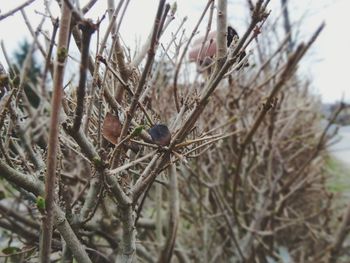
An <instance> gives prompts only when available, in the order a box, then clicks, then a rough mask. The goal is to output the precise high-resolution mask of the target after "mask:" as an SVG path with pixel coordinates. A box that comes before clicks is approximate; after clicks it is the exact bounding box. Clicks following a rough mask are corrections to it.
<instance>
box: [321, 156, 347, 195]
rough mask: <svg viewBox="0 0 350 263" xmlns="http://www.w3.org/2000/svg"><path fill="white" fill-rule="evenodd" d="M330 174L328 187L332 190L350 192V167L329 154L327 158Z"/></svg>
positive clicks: (327, 171)
mask: <svg viewBox="0 0 350 263" xmlns="http://www.w3.org/2000/svg"><path fill="white" fill-rule="evenodd" d="M326 173H327V174H328V180H327V188H328V190H329V191H330V192H333V193H341V194H346V193H348V194H350V167H348V166H347V165H346V164H344V163H343V162H342V161H339V160H338V159H336V158H335V157H332V156H329V157H328V158H327V160H326Z"/></svg>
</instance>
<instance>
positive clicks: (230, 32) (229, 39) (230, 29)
mask: <svg viewBox="0 0 350 263" xmlns="http://www.w3.org/2000/svg"><path fill="white" fill-rule="evenodd" d="M234 37H237V38H239V36H238V33H237V31H236V30H235V29H234V28H233V27H232V26H228V27H227V38H226V39H227V47H229V46H230V45H231V43H232V41H233V38H234ZM245 56H246V53H245V51H244V50H243V51H242V52H241V54H240V55H239V62H240V61H241V60H242V59H243V58H244V57H245ZM243 66H244V67H247V66H249V63H247V64H246V65H242V66H241V67H239V68H238V70H239V69H241V68H242V67H243Z"/></svg>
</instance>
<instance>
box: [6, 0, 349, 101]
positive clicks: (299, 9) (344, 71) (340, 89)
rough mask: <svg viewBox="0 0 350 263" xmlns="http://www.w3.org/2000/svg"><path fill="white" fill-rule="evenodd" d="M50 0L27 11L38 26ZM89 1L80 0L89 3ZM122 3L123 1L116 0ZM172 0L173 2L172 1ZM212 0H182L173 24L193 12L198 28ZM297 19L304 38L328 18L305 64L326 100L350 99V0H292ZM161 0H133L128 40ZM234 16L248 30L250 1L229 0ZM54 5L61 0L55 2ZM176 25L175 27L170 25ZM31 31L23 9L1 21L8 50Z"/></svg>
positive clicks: (146, 26)
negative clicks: (349, 23)
mask: <svg viewBox="0 0 350 263" xmlns="http://www.w3.org/2000/svg"><path fill="white" fill-rule="evenodd" d="M23 2H25V1H24V0H21V1H20V0H17V1H10V0H0V10H1V13H6V12H7V11H9V10H11V9H12V8H14V7H16V6H18V5H19V4H21V3H23ZM43 2H44V0H36V1H35V2H34V3H33V4H32V5H31V6H30V7H27V8H26V9H25V10H26V12H27V15H28V17H29V18H30V21H31V22H32V23H33V24H34V25H35V26H36V25H37V24H38V23H39V22H40V20H41V17H42V16H41V15H39V14H37V13H35V10H36V11H42V12H43ZM85 2H87V1H86V0H80V3H81V5H82V6H83V5H84V3H85ZM101 2H102V3H103V6H102V10H101V9H100V10H96V9H94V10H93V11H92V12H90V13H88V14H87V16H88V17H91V18H92V19H93V20H94V21H96V19H97V18H98V17H101V15H102V14H103V12H104V10H105V2H107V0H99V2H98V4H97V5H99V6H100V3H101ZM116 2H117V3H118V2H119V1H116ZM170 2H171V3H172V2H173V1H170ZM206 2H207V1H206V0H201V1H199V0H196V1H188V0H177V3H178V13H177V16H176V19H175V21H174V22H173V28H176V26H177V25H178V24H179V23H180V22H181V20H182V18H183V17H184V16H188V21H187V22H186V25H187V27H188V34H189V32H191V31H192V28H193V25H194V24H195V23H196V21H197V19H198V18H199V16H200V12H201V10H202V9H203V7H204V6H205V4H206ZM289 2H290V13H291V16H292V17H291V20H292V22H294V23H299V22H298V21H300V19H301V18H302V21H303V23H302V26H300V30H301V32H300V36H301V38H303V39H308V35H310V34H311V33H312V32H313V31H314V30H315V28H316V27H317V26H318V25H319V24H320V23H321V22H322V21H325V22H326V28H325V30H324V32H323V33H322V35H321V36H320V38H319V39H318V40H317V42H316V43H315V45H314V47H313V49H312V50H311V54H309V56H308V58H307V64H306V65H307V66H306V67H304V68H303V71H304V74H305V76H307V77H308V78H310V79H311V80H312V86H313V91H314V92H315V93H317V94H320V95H321V96H322V99H323V101H324V102H334V101H336V100H339V99H341V97H342V96H345V98H346V100H347V101H350V92H349V81H348V74H349V75H350V72H349V69H350V67H349V65H348V64H349V61H350V35H349V29H348V28H347V27H346V24H348V22H347V23H346V22H344V21H349V18H348V17H349V14H348V13H349V10H350V1H349V0H336V1H334V0H306V1H304V0H294V1H293V0H290V1H289ZM157 3H158V1H155V0H142V1H140V0H138V1H136V0H131V2H130V6H129V8H128V11H127V13H126V17H125V20H124V22H123V25H122V27H121V35H122V37H123V39H124V40H125V42H126V43H127V44H129V45H131V46H133V45H134V44H135V41H141V43H143V41H142V40H145V38H146V37H147V35H148V32H150V29H151V27H152V23H153V19H154V15H155V12H156V6H157ZM229 3H230V5H229V19H230V22H231V23H232V20H234V23H235V26H236V27H238V31H241V32H240V33H241V34H242V33H243V31H244V28H245V24H246V20H245V18H244V17H245V16H244V10H245V9H243V8H242V3H246V1H244V0H232V1H229ZM279 3H280V0H271V5H270V8H271V9H272V12H275V13H279V12H280V10H279V9H278V7H279ZM52 6H53V7H55V6H57V4H56V3H55V1H53V3H52ZM46 27H47V28H50V23H49V21H47V22H46ZM170 30H171V29H170ZM29 36H30V35H29V33H28V30H27V28H26V26H25V24H24V22H23V18H22V16H21V14H20V13H16V14H15V15H14V16H12V17H9V18H7V19H5V20H2V21H0V39H1V40H2V41H3V42H4V44H5V47H6V49H7V51H8V53H9V54H10V55H11V54H13V51H14V49H16V48H18V43H19V41H21V40H22V39H23V38H25V37H26V38H27V39H30V37H29ZM0 61H1V62H2V63H3V64H4V65H5V66H6V63H5V61H4V58H3V54H2V51H0Z"/></svg>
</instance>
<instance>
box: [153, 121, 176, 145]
mask: <svg viewBox="0 0 350 263" xmlns="http://www.w3.org/2000/svg"><path fill="white" fill-rule="evenodd" d="M148 133H149V134H150V135H151V137H152V141H153V142H154V143H155V144H157V145H159V146H168V145H169V144H170V141H171V133H170V131H169V129H168V127H167V126H166V125H164V124H156V125H154V126H153V127H152V128H150V129H149V130H148Z"/></svg>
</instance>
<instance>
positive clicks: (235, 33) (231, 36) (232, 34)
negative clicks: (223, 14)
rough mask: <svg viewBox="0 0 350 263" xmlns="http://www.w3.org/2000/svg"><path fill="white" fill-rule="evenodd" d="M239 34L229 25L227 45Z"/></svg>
mask: <svg viewBox="0 0 350 263" xmlns="http://www.w3.org/2000/svg"><path fill="white" fill-rule="evenodd" d="M235 36H237V37H238V33H237V31H236V30H235V29H234V28H233V27H232V26H228V27H227V37H226V39H227V47H229V46H230V45H231V43H232V41H233V38H234V37H235Z"/></svg>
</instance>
